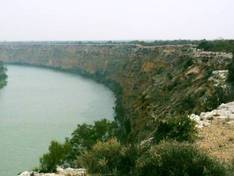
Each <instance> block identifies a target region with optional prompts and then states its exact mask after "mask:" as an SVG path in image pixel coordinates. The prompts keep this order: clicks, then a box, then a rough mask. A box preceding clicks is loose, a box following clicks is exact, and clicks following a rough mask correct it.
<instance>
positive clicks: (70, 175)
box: [18, 167, 87, 176]
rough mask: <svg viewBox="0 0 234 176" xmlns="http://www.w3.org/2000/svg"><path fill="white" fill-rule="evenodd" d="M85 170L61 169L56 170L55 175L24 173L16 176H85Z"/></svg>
mask: <svg viewBox="0 0 234 176" xmlns="http://www.w3.org/2000/svg"><path fill="white" fill-rule="evenodd" d="M86 175H87V173H86V170H85V169H82V168H80V169H73V168H67V169H63V168H61V167H58V168H57V172H56V173H37V172H29V171H25V172H22V173H21V174H19V175H18V176H86Z"/></svg>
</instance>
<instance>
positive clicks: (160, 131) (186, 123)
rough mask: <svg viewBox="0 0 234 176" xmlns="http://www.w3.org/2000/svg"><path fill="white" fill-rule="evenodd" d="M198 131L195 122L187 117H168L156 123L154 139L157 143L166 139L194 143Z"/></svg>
mask: <svg viewBox="0 0 234 176" xmlns="http://www.w3.org/2000/svg"><path fill="white" fill-rule="evenodd" d="M196 134H197V130H196V123H195V121H193V120H191V119H190V118H189V117H188V116H187V115H180V116H175V117H166V118H164V119H162V120H161V119H160V120H158V121H157V123H156V131H155V133H154V139H155V141H156V142H157V143H159V142H160V141H161V140H165V139H173V140H176V141H180V142H181V141H189V142H192V141H193V140H194V139H195V138H196Z"/></svg>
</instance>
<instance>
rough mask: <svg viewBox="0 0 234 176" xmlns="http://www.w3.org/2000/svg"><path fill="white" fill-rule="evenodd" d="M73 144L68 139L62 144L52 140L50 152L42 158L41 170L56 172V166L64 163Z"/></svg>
mask: <svg viewBox="0 0 234 176" xmlns="http://www.w3.org/2000/svg"><path fill="white" fill-rule="evenodd" d="M70 149H71V146H70V143H69V142H68V141H66V142H65V143H64V144H60V143H58V142H56V141H52V142H51V144H50V146H49V152H48V153H46V154H44V155H43V156H42V157H41V158H40V167H39V171H40V172H54V171H55V170H56V167H57V166H58V165H60V164H62V163H63V161H64V159H65V157H66V155H67V154H68V152H69V151H70Z"/></svg>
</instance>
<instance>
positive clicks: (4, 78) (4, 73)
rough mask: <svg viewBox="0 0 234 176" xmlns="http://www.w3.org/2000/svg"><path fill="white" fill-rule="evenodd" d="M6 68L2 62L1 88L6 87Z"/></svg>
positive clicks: (0, 73)
mask: <svg viewBox="0 0 234 176" xmlns="http://www.w3.org/2000/svg"><path fill="white" fill-rule="evenodd" d="M6 78H7V75H6V68H5V67H4V65H3V63H2V62H0V88H2V87H3V86H5V85H6Z"/></svg>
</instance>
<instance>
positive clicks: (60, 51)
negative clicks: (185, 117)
mask: <svg viewBox="0 0 234 176" xmlns="http://www.w3.org/2000/svg"><path fill="white" fill-rule="evenodd" d="M0 60H1V61H4V62H7V63H18V64H31V65H36V66H47V67H52V68H58V69H63V70H69V71H75V72H79V73H80V74H83V75H86V76H91V77H93V78H95V79H96V80H98V81H102V82H105V83H106V84H107V85H109V86H110V87H112V88H113V85H112V86H111V85H110V82H113V83H115V85H119V86H120V87H121V89H122V91H121V93H119V95H118V97H119V102H118V104H121V105H122V107H123V110H120V109H117V111H118V115H117V120H118V121H119V122H120V123H121V126H122V129H123V131H125V133H126V134H127V135H128V138H129V139H133V140H138V141H139V140H142V139H145V138H148V137H150V135H151V134H152V132H153V131H154V121H155V119H157V118H163V117H164V116H166V115H169V114H170V115H172V114H173V115H174V114H177V113H189V114H191V113H196V114H199V113H200V112H203V111H208V110H212V109H213V108H216V107H217V106H218V105H219V104H221V103H222V102H226V101H228V94H229V87H228V85H227V86H224V87H222V86H219V85H217V82H216V80H217V79H215V78H216V77H217V75H215V74H216V72H217V71H220V70H227V67H228V65H229V64H230V63H231V60H232V55H231V54H228V53H217V52H204V51H201V50H197V49H194V46H192V45H175V46H173V45H171V46H170V45H165V46H141V45H132V44H125V45H120V44H119V45H118V44H115V45H111V44H109V45H105V44H87V45H83V44H76V45H72V44H63V45H56V44H51V43H7V44H1V45H0Z"/></svg>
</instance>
